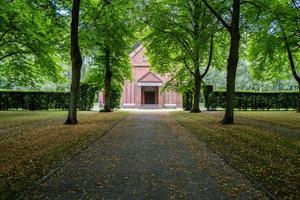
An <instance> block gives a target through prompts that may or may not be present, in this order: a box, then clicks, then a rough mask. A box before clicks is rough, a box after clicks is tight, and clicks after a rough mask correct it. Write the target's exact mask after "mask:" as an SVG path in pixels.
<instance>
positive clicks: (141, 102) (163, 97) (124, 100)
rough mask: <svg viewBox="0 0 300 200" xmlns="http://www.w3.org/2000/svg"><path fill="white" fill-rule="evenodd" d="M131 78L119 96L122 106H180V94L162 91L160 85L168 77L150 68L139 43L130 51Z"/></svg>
mask: <svg viewBox="0 0 300 200" xmlns="http://www.w3.org/2000/svg"><path fill="white" fill-rule="evenodd" d="M129 56H130V59H131V65H132V80H127V81H125V84H124V87H123V93H122V97H121V101H120V103H121V105H120V106H121V107H122V108H181V107H182V96H181V94H179V93H177V92H171V91H164V92H162V87H163V86H164V84H165V83H166V82H167V81H168V80H169V79H170V78H169V77H168V76H167V75H163V76H161V75H158V74H155V73H153V72H151V70H150V64H149V63H148V61H147V58H146V56H145V48H144V47H143V45H142V44H141V45H139V46H138V47H137V48H136V49H135V50H134V51H133V52H132V53H130V55H129Z"/></svg>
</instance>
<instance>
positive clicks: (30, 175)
mask: <svg viewBox="0 0 300 200" xmlns="http://www.w3.org/2000/svg"><path fill="white" fill-rule="evenodd" d="M66 115H67V113H66V112H54V111H53V112H52V111H48V112H47V111H37V112H27V111H14V112H13V111H11V112H0V163H1V165H0V199H14V198H16V197H17V195H19V194H20V193H22V192H23V191H24V190H25V189H26V188H28V187H30V186H31V185H32V184H33V183H34V182H36V181H38V180H39V179H40V178H42V177H43V176H44V175H46V174H47V173H49V170H50V169H53V168H55V167H57V166H59V165H60V163H61V162H62V161H63V160H64V159H66V158H68V157H69V156H70V155H71V154H72V153H74V151H76V150H78V149H80V148H82V147H84V146H86V145H87V144H88V143H89V142H91V141H93V140H94V139H95V138H97V137H99V136H101V135H102V134H103V133H105V132H106V131H107V130H109V129H110V128H111V127H112V126H113V125H114V124H115V123H116V122H117V121H119V120H121V119H123V118H124V117H126V116H127V115H128V113H126V112H114V113H95V112H79V114H78V118H79V124H78V125H75V126H73V125H64V124H63V123H64V120H65V118H66Z"/></svg>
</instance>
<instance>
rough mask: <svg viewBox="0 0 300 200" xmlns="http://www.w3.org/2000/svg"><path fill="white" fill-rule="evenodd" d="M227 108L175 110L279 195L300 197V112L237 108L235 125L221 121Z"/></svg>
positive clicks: (182, 120) (200, 134) (202, 137)
mask: <svg viewBox="0 0 300 200" xmlns="http://www.w3.org/2000/svg"><path fill="white" fill-rule="evenodd" d="M223 114H224V113H223V112H204V113H199V114H194V113H192V114H191V113H189V112H174V113H171V115H173V116H174V117H175V118H176V119H177V120H178V121H179V122H180V123H181V124H182V125H183V126H185V127H187V128H189V129H190V130H192V131H193V132H194V133H195V134H196V135H197V136H198V137H199V139H200V140H202V141H204V142H206V143H207V144H208V146H209V147H210V148H212V149H213V150H214V151H216V152H217V153H218V154H219V155H221V156H222V157H224V158H225V159H226V160H228V161H229V163H231V164H232V165H234V166H235V167H237V168H239V169H240V170H241V171H242V172H243V173H244V174H246V175H247V176H249V177H251V178H252V179H253V180H255V181H257V182H258V183H260V184H263V187H265V188H266V189H267V190H268V191H270V192H271V193H272V194H273V195H274V196H275V197H277V198H279V199H297V198H299V197H300V193H299V188H300V182H299V180H300V168H299V167H300V114H297V113H295V112H251V111H249V112H236V116H237V117H236V122H237V123H236V124H235V125H221V124H220V123H219V122H220V121H221V119H222V117H223Z"/></svg>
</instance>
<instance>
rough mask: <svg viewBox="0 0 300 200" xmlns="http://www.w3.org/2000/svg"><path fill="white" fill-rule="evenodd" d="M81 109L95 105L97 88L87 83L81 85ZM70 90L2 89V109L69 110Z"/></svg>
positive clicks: (0, 108)
mask: <svg viewBox="0 0 300 200" xmlns="http://www.w3.org/2000/svg"><path fill="white" fill-rule="evenodd" d="M80 88H81V89H80V98H79V102H78V109H79V110H90V109H91V108H92V107H93V103H94V98H95V93H96V90H95V89H94V88H91V87H89V86H87V85H84V84H83V85H82V86H81V87H80ZM69 99H70V93H69V92H46V91H0V110H18V109H22V110H67V109H68V108H69Z"/></svg>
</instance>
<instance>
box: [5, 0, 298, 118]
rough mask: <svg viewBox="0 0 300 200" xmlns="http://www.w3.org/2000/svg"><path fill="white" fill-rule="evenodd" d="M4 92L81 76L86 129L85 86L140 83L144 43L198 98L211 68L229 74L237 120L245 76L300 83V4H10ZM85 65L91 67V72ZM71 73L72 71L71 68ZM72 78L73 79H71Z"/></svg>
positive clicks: (290, 0) (156, 63) (59, 0)
mask: <svg viewBox="0 0 300 200" xmlns="http://www.w3.org/2000/svg"><path fill="white" fill-rule="evenodd" d="M0 4H1V7H0V22H1V23H0V85H1V86H9V87H14V86H32V85H35V84H37V83H45V82H47V81H50V82H53V83H60V82H63V81H66V78H70V77H71V78H70V79H71V88H70V91H71V98H70V105H69V113H68V117H67V120H66V122H65V123H66V124H76V123H78V121H77V113H76V112H77V102H78V96H79V90H80V84H81V83H83V82H84V83H87V84H90V85H93V86H94V87H97V88H99V90H100V89H101V90H104V94H105V107H104V110H105V111H106V112H109V111H111V107H110V105H111V102H110V101H111V99H112V90H113V89H115V90H121V88H122V85H123V83H124V81H125V80H126V79H130V78H131V77H130V75H131V66H130V61H129V57H128V54H129V52H130V51H131V50H132V48H133V46H134V44H135V43H136V42H137V41H142V42H143V43H144V45H145V46H146V49H147V55H148V57H149V60H150V63H151V66H152V67H153V69H154V70H155V71H157V72H159V73H168V74H170V75H171V81H170V82H169V83H168V84H167V86H168V87H171V88H173V89H177V90H178V91H180V92H184V91H187V90H188V91H191V93H192V94H193V106H192V109H191V111H192V112H200V108H199V102H200V99H201V95H200V90H201V87H202V86H203V85H204V84H205V79H206V77H207V76H208V75H209V73H210V71H211V70H223V71H225V72H226V109H225V115H224V118H223V121H222V122H223V123H225V124H231V123H234V105H235V89H236V80H237V78H238V77H237V71H238V68H239V67H240V66H241V63H246V65H247V66H248V69H249V71H250V74H251V75H252V77H253V78H255V79H257V80H260V81H276V80H283V79H290V78H291V77H293V78H294V79H295V80H296V82H297V83H298V85H299V100H298V101H299V103H298V105H299V106H298V108H297V111H298V112H300V72H299V70H300V69H299V61H300V52H299V48H300V14H299V12H300V11H299V9H300V2H299V1H298V0H276V1H273V0H249V1H248V0H247V1H246V0H222V1H220V0H209V1H208V0H160V1H156V0H73V1H72V2H69V1H68V2H67V1H63V0H51V1H50V0H31V1H29V0H25V1H24V0H0ZM85 63H88V65H89V66H90V67H89V69H88V71H87V74H85V76H83V75H82V74H81V72H82V70H83V69H82V68H83V66H84V64H85ZM70 66H71V68H70ZM63 72H64V73H66V72H67V73H66V74H64V73H63Z"/></svg>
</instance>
